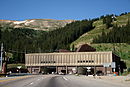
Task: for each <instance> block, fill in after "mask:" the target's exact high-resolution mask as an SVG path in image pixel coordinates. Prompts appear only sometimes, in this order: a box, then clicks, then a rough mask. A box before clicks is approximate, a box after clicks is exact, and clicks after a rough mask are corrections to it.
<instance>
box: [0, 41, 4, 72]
mask: <svg viewBox="0 0 130 87" xmlns="http://www.w3.org/2000/svg"><path fill="white" fill-rule="evenodd" d="M2 60H3V43H2V44H1V57H0V71H1V72H2Z"/></svg>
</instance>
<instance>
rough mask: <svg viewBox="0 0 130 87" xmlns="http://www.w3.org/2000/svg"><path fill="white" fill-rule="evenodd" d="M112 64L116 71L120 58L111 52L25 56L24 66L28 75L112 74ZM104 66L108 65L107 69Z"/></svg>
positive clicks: (34, 54)
mask: <svg viewBox="0 0 130 87" xmlns="http://www.w3.org/2000/svg"><path fill="white" fill-rule="evenodd" d="M112 62H115V63H116V70H118V65H119V62H120V58H119V57H117V56H115V55H114V54H113V53H112V51H108V52H63V53H30V54H25V65H26V66H27V68H28V70H29V72H30V73H41V72H43V73H46V72H48V73H52V72H55V73H65V74H73V73H79V74H80V73H82V74H86V73H89V72H91V73H93V74H96V73H97V72H102V73H103V74H106V73H107V74H111V73H113V68H112V67H111V63H112ZM104 64H107V65H108V66H107V68H106V67H104Z"/></svg>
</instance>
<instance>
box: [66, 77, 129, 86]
mask: <svg viewBox="0 0 130 87" xmlns="http://www.w3.org/2000/svg"><path fill="white" fill-rule="evenodd" d="M64 78H66V79H67V81H68V82H69V83H70V84H71V86H70V87H74V86H75V87H128V85H127V84H122V83H113V82H110V81H107V80H106V81H104V80H102V79H95V78H93V77H87V76H81V77H80V76H73V75H72V76H64Z"/></svg>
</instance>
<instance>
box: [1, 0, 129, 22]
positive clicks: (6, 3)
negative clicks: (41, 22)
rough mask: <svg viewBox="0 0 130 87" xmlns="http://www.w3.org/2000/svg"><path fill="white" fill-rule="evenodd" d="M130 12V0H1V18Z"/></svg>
mask: <svg viewBox="0 0 130 87" xmlns="http://www.w3.org/2000/svg"><path fill="white" fill-rule="evenodd" d="M124 12H130V0H0V19H4V20H26V19H57V20H65V19H73V20H83V19H92V18H96V17H100V16H102V15H106V14H116V15H119V14H121V13H124Z"/></svg>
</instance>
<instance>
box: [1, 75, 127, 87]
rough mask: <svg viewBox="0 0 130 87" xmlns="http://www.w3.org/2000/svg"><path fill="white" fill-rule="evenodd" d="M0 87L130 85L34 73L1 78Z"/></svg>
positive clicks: (106, 86) (113, 86) (100, 86)
mask: <svg viewBox="0 0 130 87" xmlns="http://www.w3.org/2000/svg"><path fill="white" fill-rule="evenodd" d="M0 87H129V85H128V84H124V83H114V82H111V81H107V80H102V79H95V78H93V77H87V76H74V75H32V76H20V77H5V78H0Z"/></svg>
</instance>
